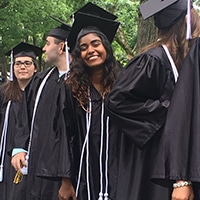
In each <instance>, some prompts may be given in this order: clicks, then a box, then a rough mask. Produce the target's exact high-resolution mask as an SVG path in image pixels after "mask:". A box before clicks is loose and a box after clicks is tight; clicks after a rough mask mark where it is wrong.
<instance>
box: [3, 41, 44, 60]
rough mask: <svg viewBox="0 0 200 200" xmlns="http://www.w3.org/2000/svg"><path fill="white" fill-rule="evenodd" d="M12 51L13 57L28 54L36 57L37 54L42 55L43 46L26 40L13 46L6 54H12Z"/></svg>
mask: <svg viewBox="0 0 200 200" xmlns="http://www.w3.org/2000/svg"><path fill="white" fill-rule="evenodd" d="M11 53H12V54H13V58H16V57H21V56H28V57H31V58H33V59H36V57H37V56H41V55H42V48H40V47H37V46H35V45H31V44H28V43H25V42H21V43H19V44H17V45H16V46H15V47H13V48H12V49H11V50H9V51H8V52H7V53H5V55H6V56H10V55H11Z"/></svg>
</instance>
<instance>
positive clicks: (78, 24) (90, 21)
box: [68, 12, 119, 51]
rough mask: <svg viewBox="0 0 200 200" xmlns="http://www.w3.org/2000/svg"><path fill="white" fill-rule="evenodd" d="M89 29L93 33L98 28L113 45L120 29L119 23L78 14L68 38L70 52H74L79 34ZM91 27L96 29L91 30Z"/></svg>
mask: <svg viewBox="0 0 200 200" xmlns="http://www.w3.org/2000/svg"><path fill="white" fill-rule="evenodd" d="M87 27H90V30H91V33H92V32H95V31H96V28H98V29H99V31H100V32H102V33H103V34H104V35H105V36H106V37H107V38H108V40H109V41H110V43H111V42H112V41H113V38H114V36H115V34H116V31H117V29H118V27H119V22H117V21H113V20H109V19H105V18H101V17H98V16H94V15H89V14H85V13H80V12H79V13H77V16H76V18H75V21H74V23H73V25H72V29H71V32H70V34H69V37H68V46H69V47H70V51H72V50H73V48H74V46H75V44H76V41H77V36H78V34H79V32H80V31H81V30H82V29H83V28H87ZM91 27H95V28H94V29H91ZM92 30H93V31H92Z"/></svg>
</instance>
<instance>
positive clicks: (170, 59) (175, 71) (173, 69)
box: [162, 45, 179, 83]
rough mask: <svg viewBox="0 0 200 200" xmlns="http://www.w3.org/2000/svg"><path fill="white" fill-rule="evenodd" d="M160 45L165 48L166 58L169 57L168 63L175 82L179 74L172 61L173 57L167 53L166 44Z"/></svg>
mask: <svg viewBox="0 0 200 200" xmlns="http://www.w3.org/2000/svg"><path fill="white" fill-rule="evenodd" d="M162 46H163V49H164V50H165V52H166V54H167V57H168V59H169V62H170V64H171V67H172V71H173V74H174V80H175V83H176V82H177V80H178V76H179V74H178V70H177V68H176V65H175V63H174V61H173V59H172V57H171V55H170V53H169V50H168V48H167V47H166V45H162Z"/></svg>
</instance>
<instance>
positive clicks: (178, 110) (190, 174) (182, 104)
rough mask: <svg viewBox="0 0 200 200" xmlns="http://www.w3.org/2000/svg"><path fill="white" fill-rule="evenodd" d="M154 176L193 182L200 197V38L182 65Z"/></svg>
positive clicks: (197, 195) (166, 182) (195, 193)
mask: <svg viewBox="0 0 200 200" xmlns="http://www.w3.org/2000/svg"><path fill="white" fill-rule="evenodd" d="M152 178H154V179H155V180H156V181H157V182H159V183H160V184H168V182H169V181H170V180H171V181H175V180H190V181H192V182H193V189H194V195H195V200H199V199H200V184H199V183H200V39H199V38H198V39H197V40H196V41H195V42H194V44H193V46H192V47H191V49H190V52H189V54H188V56H187V58H186V59H185V62H184V63H183V65H182V67H181V71H180V74H179V79H178V82H177V84H176V87H175V90H174V93H173V97H172V100H171V105H170V107H169V110H168V114H167V119H166V124H165V128H164V133H163V135H162V137H161V143H160V147H159V154H158V155H157V158H156V165H155V167H154V170H153V175H152Z"/></svg>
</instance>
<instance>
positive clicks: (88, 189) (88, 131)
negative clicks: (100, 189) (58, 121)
mask: <svg viewBox="0 0 200 200" xmlns="http://www.w3.org/2000/svg"><path fill="white" fill-rule="evenodd" d="M91 117H92V102H91V99H90V98H89V111H88V112H86V125H87V127H86V128H87V132H86V136H85V140H84V143H83V146H82V151H81V158H80V164H79V174H78V181H77V186H76V197H78V190H79V186H80V181H81V172H82V165H83V156H84V152H85V147H87V149H86V150H87V152H86V153H87V154H86V159H87V161H86V179H87V191H88V200H90V182H89V133H90V125H91ZM86 145H87V146H86Z"/></svg>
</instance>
